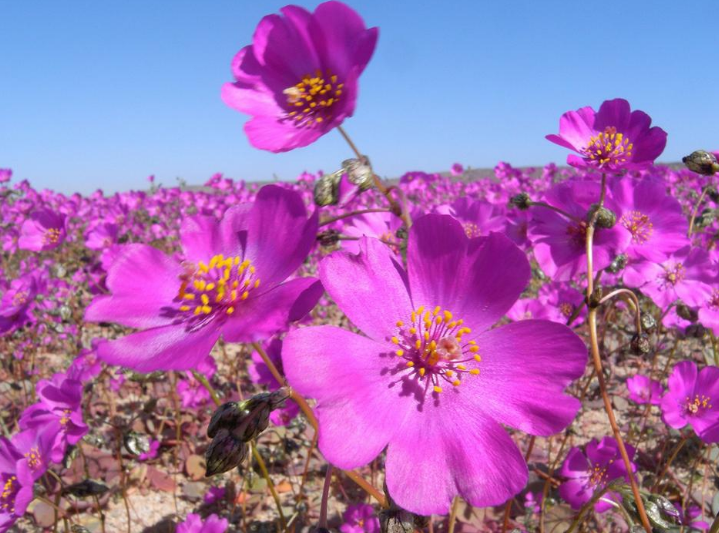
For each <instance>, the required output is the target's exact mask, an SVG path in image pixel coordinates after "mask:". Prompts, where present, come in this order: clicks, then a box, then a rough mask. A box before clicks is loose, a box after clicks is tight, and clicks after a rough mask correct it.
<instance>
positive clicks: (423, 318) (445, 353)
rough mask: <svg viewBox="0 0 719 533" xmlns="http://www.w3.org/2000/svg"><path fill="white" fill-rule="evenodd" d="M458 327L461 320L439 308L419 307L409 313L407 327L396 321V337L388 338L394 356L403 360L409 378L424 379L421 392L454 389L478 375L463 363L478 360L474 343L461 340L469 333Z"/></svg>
mask: <svg viewBox="0 0 719 533" xmlns="http://www.w3.org/2000/svg"><path fill="white" fill-rule="evenodd" d="M462 324H463V320H461V319H460V320H455V319H454V317H453V316H452V313H450V312H449V311H443V310H442V308H441V307H440V306H437V307H435V308H434V310H433V311H429V310H425V307H424V306H421V307H419V308H418V309H417V310H416V311H412V314H411V316H410V321H409V324H407V325H405V323H404V322H402V321H401V320H400V321H399V322H397V324H396V325H397V334H396V335H395V336H394V337H392V339H391V340H392V343H393V344H396V345H397V348H398V349H397V350H396V351H395V353H396V354H397V355H398V356H399V357H402V358H403V359H405V360H406V361H407V362H406V363H405V369H408V370H409V371H410V372H411V373H412V375H413V376H416V377H417V379H419V380H420V381H423V380H426V384H425V391H426V390H427V389H428V388H429V387H430V385H431V386H432V390H433V391H434V392H435V393H438V394H439V393H441V392H442V384H443V383H448V384H450V385H452V386H454V387H457V386H459V385H461V384H462V379H463V378H464V377H465V376H467V375H472V376H476V375H478V374H479V369H478V368H471V369H470V368H467V365H466V364H465V363H469V362H476V363H478V362H480V361H481V360H482V358H481V357H480V355H479V353H478V352H479V346H477V343H476V342H475V341H473V340H472V341H463V336H464V335H467V334H470V333H472V330H471V329H469V328H467V327H463V326H462Z"/></svg>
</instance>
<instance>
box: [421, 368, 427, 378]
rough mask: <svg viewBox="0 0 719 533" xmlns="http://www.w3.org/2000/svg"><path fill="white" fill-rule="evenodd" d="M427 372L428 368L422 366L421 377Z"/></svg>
mask: <svg viewBox="0 0 719 533" xmlns="http://www.w3.org/2000/svg"><path fill="white" fill-rule="evenodd" d="M426 372H427V369H426V368H424V367H422V368H420V369H419V375H420V376H421V377H424V374H425V373H426Z"/></svg>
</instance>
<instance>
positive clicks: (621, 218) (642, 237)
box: [611, 178, 689, 263]
mask: <svg viewBox="0 0 719 533" xmlns="http://www.w3.org/2000/svg"><path fill="white" fill-rule="evenodd" d="M611 190H612V198H613V199H614V201H615V202H616V205H617V207H618V209H619V211H618V212H617V213H616V214H617V226H619V227H620V228H621V229H623V230H624V231H626V232H627V233H628V234H629V235H630V236H631V239H630V241H629V244H628V246H627V248H626V250H625V252H624V253H625V254H627V256H628V257H629V258H631V259H647V260H649V261H653V262H655V263H660V262H662V261H664V260H666V259H667V258H668V257H669V256H670V255H671V254H672V253H674V252H676V251H677V250H679V249H680V248H683V247H684V246H687V245H688V244H689V239H688V237H687V230H688V227H689V223H688V222H687V219H686V217H685V216H684V214H682V207H681V205H680V204H679V202H677V201H676V199H674V197H672V196H670V195H669V194H668V193H667V187H666V185H665V184H664V183H662V182H661V181H658V180H654V179H651V178H644V179H642V180H635V179H629V178H621V179H616V180H614V182H613V183H612V185H611Z"/></svg>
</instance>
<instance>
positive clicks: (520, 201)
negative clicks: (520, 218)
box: [509, 192, 532, 210]
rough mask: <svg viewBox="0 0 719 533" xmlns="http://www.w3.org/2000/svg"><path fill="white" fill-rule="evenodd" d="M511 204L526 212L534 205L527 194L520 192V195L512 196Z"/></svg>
mask: <svg viewBox="0 0 719 533" xmlns="http://www.w3.org/2000/svg"><path fill="white" fill-rule="evenodd" d="M509 203H511V204H512V205H513V206H514V207H517V208H519V209H522V210H524V209H529V206H531V205H532V200H531V198H529V195H528V194H527V193H526V192H520V193H519V194H517V195H515V196H512V198H511V199H510V200H509Z"/></svg>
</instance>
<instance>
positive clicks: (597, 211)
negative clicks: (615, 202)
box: [587, 204, 617, 229]
mask: <svg viewBox="0 0 719 533" xmlns="http://www.w3.org/2000/svg"><path fill="white" fill-rule="evenodd" d="M595 216H596V217H597V218H596V221H595V224H596V226H597V227H598V228H604V229H611V228H613V227H614V224H616V223H617V215H615V214H614V212H613V211H611V210H610V209H607V208H606V207H604V206H602V207H599V205H598V204H592V205H591V207H590V208H589V212H588V213H587V221H591V220H592V219H594V217H595Z"/></svg>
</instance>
